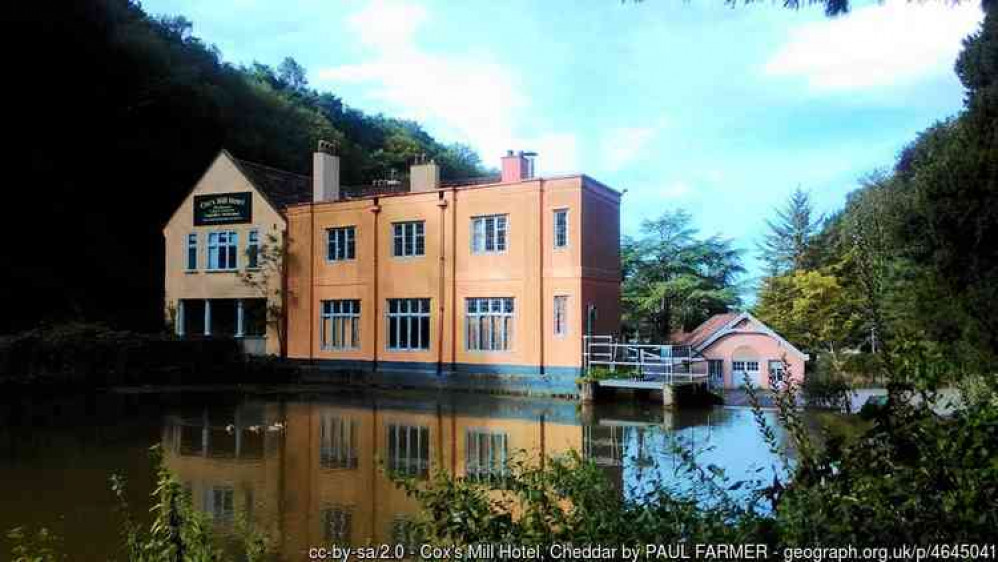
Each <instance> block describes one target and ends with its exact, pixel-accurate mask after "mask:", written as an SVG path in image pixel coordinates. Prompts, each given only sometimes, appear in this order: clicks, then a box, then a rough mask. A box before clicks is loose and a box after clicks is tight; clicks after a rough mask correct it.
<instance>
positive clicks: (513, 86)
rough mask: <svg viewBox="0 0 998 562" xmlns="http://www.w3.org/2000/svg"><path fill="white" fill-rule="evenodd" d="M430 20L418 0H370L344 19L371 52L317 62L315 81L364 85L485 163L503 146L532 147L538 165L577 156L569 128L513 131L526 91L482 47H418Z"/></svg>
mask: <svg viewBox="0 0 998 562" xmlns="http://www.w3.org/2000/svg"><path fill="white" fill-rule="evenodd" d="M429 21H430V15H429V14H427V12H426V10H425V9H424V8H423V7H422V6H418V5H414V4H410V3H408V2H405V1H401V0H374V1H372V2H371V3H370V4H368V5H367V6H366V7H365V8H363V9H362V10H360V11H359V12H357V13H356V14H353V15H352V16H351V17H350V18H349V19H348V23H349V25H350V27H351V29H352V31H353V32H354V33H355V34H356V35H357V37H359V38H360V40H361V42H362V43H363V45H364V46H365V47H367V48H368V50H369V53H370V55H371V58H370V59H368V60H366V61H364V62H361V63H358V64H348V65H341V66H336V67H331V68H324V69H321V70H319V71H318V73H317V76H318V79H319V81H323V82H333V83H340V84H344V83H352V84H361V85H365V86H369V87H371V92H370V93H371V96H372V97H373V98H375V99H377V100H378V101H380V102H382V103H384V104H385V105H386V106H387V108H388V111H390V112H391V113H393V114H395V115H398V116H400V117H405V118H410V119H415V120H417V121H420V122H422V123H424V124H432V125H435V126H436V128H437V129H438V131H437V132H438V134H439V135H440V136H441V137H443V139H442V140H460V141H462V142H467V143H469V144H470V145H471V146H472V147H474V148H475V149H476V150H478V151H479V153H480V155H481V156H482V160H483V161H484V162H485V164H486V165H498V164H499V157H500V156H501V155H502V154H505V151H506V150H507V149H523V150H526V149H530V150H536V151H537V152H538V153H540V157H539V159H538V168H539V169H540V170H547V169H549V168H550V169H561V168H562V167H563V166H574V165H575V164H576V160H575V158H576V157H575V151H576V148H575V139H574V137H571V138H569V137H570V135H543V134H542V135H540V136H538V137H537V138H534V139H522V138H518V135H517V133H518V131H517V130H516V126H515V125H516V124H517V123H518V122H519V120H518V119H517V117H518V116H519V115H520V114H522V112H523V111H524V108H525V106H526V99H525V96H523V95H522V94H521V93H520V89H519V86H518V84H517V77H516V75H515V73H514V72H512V71H511V69H509V68H508V67H506V66H505V65H503V64H501V63H500V62H498V61H496V60H493V59H492V57H491V56H489V55H488V54H482V53H476V54H475V55H474V56H471V55H468V54H447V55H442V54H437V53H433V52H429V51H427V50H426V49H424V48H422V47H421V46H420V45H419V41H418V37H419V34H420V33H422V32H425V29H426V28H427V27H424V24H427V23H428V22H429ZM530 141H533V144H531V142H530ZM549 160H550V161H549Z"/></svg>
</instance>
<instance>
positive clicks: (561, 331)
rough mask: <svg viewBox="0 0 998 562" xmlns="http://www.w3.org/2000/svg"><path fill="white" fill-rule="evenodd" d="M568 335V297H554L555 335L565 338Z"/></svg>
mask: <svg viewBox="0 0 998 562" xmlns="http://www.w3.org/2000/svg"><path fill="white" fill-rule="evenodd" d="M567 333H568V296H567V295H556V296H555V297H554V335H556V336H564V335H565V334H567Z"/></svg>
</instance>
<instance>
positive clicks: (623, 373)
mask: <svg viewBox="0 0 998 562" xmlns="http://www.w3.org/2000/svg"><path fill="white" fill-rule="evenodd" d="M582 365H583V368H584V369H585V370H586V372H587V373H588V372H589V371H590V370H591V369H592V368H593V367H606V368H607V369H609V370H610V372H612V373H618V372H619V373H620V377H615V378H620V379H630V380H641V381H656V382H666V383H670V384H672V383H693V382H701V381H705V380H706V379H707V360H706V359H705V358H704V357H703V356H701V355H700V354H699V353H697V351H696V350H695V349H693V347H692V346H689V345H668V344H666V345H657V344H636V343H626V342H618V341H616V339H615V338H614V337H613V336H583V353H582Z"/></svg>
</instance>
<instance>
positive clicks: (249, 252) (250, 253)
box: [246, 230, 260, 269]
mask: <svg viewBox="0 0 998 562" xmlns="http://www.w3.org/2000/svg"><path fill="white" fill-rule="evenodd" d="M246 267H248V268H249V269H256V268H258V267H260V231H259V230H251V231H249V234H248V235H247V236H246Z"/></svg>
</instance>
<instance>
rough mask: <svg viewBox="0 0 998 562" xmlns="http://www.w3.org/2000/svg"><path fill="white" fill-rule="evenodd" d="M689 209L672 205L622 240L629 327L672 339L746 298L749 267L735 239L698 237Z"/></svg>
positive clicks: (631, 330)
mask: <svg viewBox="0 0 998 562" xmlns="http://www.w3.org/2000/svg"><path fill="white" fill-rule="evenodd" d="M691 223H692V219H691V217H690V215H689V213H687V212H685V211H682V210H678V211H667V212H665V213H663V214H662V216H661V217H659V218H658V219H654V220H646V221H645V222H644V223H642V225H641V237H640V238H638V239H637V240H633V239H626V238H625V240H624V242H623V244H622V245H621V262H622V268H623V274H624V284H623V291H622V292H623V303H622V304H623V307H624V311H623V313H624V314H623V315H624V323H625V333H634V332H637V333H640V334H643V335H644V336H645V337H646V338H649V339H653V340H657V341H666V340H668V338H669V336H670V335H671V334H672V332H673V331H674V330H683V329H687V330H690V329H693V328H694V327H696V326H697V325H698V324H700V323H701V322H703V321H704V320H706V319H707V318H708V317H710V316H711V315H712V314H715V313H718V312H725V311H727V310H728V309H730V308H732V307H734V306H737V305H738V304H739V302H740V300H739V296H738V290H737V286H736V282H737V280H738V276H739V275H740V274H741V273H742V272H743V271H744V269H743V268H742V265H741V259H740V253H739V251H738V250H736V249H734V248H733V247H732V244H731V241H730V240H725V239H721V238H718V237H710V238H707V239H699V238H697V236H696V234H697V232H696V229H694V228H693V226H692V225H691Z"/></svg>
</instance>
